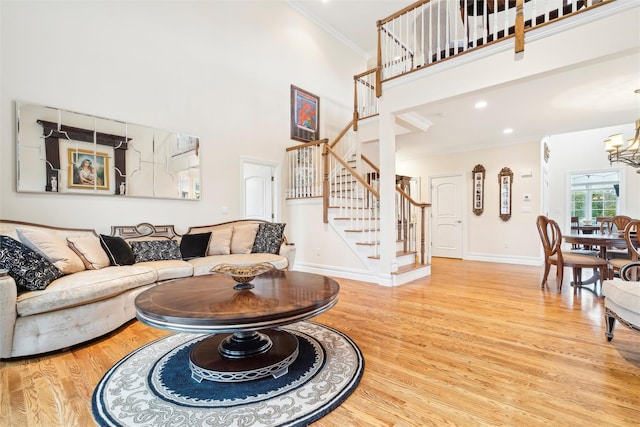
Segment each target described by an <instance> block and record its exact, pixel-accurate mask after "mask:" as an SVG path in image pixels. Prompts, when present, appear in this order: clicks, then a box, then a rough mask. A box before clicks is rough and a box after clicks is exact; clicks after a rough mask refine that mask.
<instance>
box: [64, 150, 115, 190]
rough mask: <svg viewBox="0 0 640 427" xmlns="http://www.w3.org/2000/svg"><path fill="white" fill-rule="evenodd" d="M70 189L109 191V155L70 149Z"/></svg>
mask: <svg viewBox="0 0 640 427" xmlns="http://www.w3.org/2000/svg"><path fill="white" fill-rule="evenodd" d="M67 151H68V154H69V179H68V181H67V182H68V186H69V188H79V189H82V188H84V189H87V190H93V189H99V190H108V189H109V156H108V154H107V153H100V152H94V151H91V150H83V149H80V148H68V149H67Z"/></svg>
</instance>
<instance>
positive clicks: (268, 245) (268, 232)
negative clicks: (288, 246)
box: [251, 222, 286, 254]
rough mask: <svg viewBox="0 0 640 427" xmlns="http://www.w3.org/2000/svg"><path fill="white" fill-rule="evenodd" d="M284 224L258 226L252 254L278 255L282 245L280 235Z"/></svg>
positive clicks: (265, 223)
mask: <svg viewBox="0 0 640 427" xmlns="http://www.w3.org/2000/svg"><path fill="white" fill-rule="evenodd" d="M285 225H286V224H281V223H273V222H263V223H260V225H259V226H258V233H257V234H256V240H254V242H253V248H252V249H251V252H252V253H264V254H279V253H280V245H281V244H282V234H283V233H284V226H285Z"/></svg>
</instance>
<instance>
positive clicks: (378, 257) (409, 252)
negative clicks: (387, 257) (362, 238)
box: [367, 251, 416, 259]
mask: <svg viewBox="0 0 640 427" xmlns="http://www.w3.org/2000/svg"><path fill="white" fill-rule="evenodd" d="M415 254H416V251H397V252H396V257H401V256H405V255H415ZM367 258H369V259H380V255H371V256H369V257H367Z"/></svg>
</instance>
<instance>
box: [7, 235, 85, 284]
mask: <svg viewBox="0 0 640 427" xmlns="http://www.w3.org/2000/svg"><path fill="white" fill-rule="evenodd" d="M16 234H17V235H18V237H19V238H20V241H21V242H22V243H24V244H25V245H26V246H27V247H28V248H29V249H32V250H34V251H36V252H38V253H39V254H41V255H43V256H44V257H45V258H46V259H48V260H49V262H51V263H52V264H53V265H55V266H56V267H58V270H60V271H61V272H62V273H64V274H71V273H77V272H78V271H83V270H84V264H83V263H82V260H81V259H80V257H79V256H78V255H76V253H75V252H74V251H72V250H71V248H70V247H69V245H68V244H67V239H66V237H63V236H62V235H60V234H57V233H55V232H53V231H51V232H50V231H47V230H42V229H37V228H27V227H24V228H23V227H20V228H16Z"/></svg>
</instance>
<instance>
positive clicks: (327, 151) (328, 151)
mask: <svg viewBox="0 0 640 427" xmlns="http://www.w3.org/2000/svg"><path fill="white" fill-rule="evenodd" d="M327 154H331V155H332V156H333V157H334V158H335V159H336V160H337V161H338V163H340V164H341V165H342V167H344V168H345V169H347V170H348V171H349V173H350V174H351V175H352V176H353V177H354V178H355V179H356V180H358V182H359V183H360V184H362V185H363V186H364V187H365V188H366V189H367V190H368V191H370V192H371V193H372V194H373V195H374V196H376V198H378V199H379V198H380V193H378V190H376V189H375V188H373V187H372V186H371V184H369V183H367V181H365V179H364V178H363V177H361V176H360V174H358V173H356V172H355V171H354V170H353V168H352V167H351V166H349V164H348V163H347V162H345V161H344V160H342V158H340V156H338V154H336V152H335V151H333V150H332V149H331V147H330V146H328V145H325V146H324V150H323V152H322V155H323V156H325V155H327ZM328 173H329V171H327V170H325V174H326V175H327V178H328Z"/></svg>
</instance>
